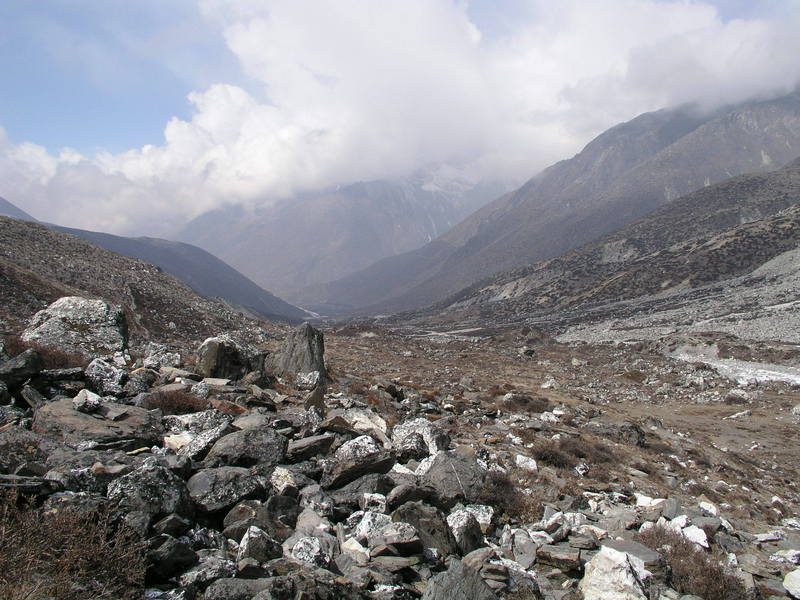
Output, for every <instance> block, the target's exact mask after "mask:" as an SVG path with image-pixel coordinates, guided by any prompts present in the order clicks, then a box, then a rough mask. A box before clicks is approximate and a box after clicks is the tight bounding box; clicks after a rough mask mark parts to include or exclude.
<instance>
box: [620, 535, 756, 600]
mask: <svg viewBox="0 0 800 600" xmlns="http://www.w3.org/2000/svg"><path fill="white" fill-rule="evenodd" d="M634 539H635V540H636V541H637V542H639V543H640V544H644V545H645V546H647V547H648V548H651V549H652V550H655V551H657V552H660V553H661V555H662V556H663V557H664V560H666V561H667V563H668V564H669V566H670V571H671V573H670V578H669V581H668V583H669V584H670V585H671V586H672V587H673V588H675V590H677V591H678V592H680V593H681V594H694V595H695V596H700V597H701V598H704V600H741V598H746V597H747V590H746V589H745V587H744V584H743V583H742V582H741V581H740V580H739V579H738V578H737V577H736V576H735V575H734V574H733V573H731V572H730V571H729V570H728V569H726V568H725V567H724V566H723V565H722V563H721V562H720V561H721V559H722V556H721V555H720V554H719V553H712V552H704V551H703V550H700V549H698V548H697V546H695V544H693V543H692V542H690V541H689V540H687V539H686V538H685V537H683V536H682V535H681V534H680V533H677V532H674V531H670V530H669V529H667V528H665V527H658V526H656V527H651V528H650V529H647V530H645V531H642V532H639V533H637V534H636V535H635V536H634Z"/></svg>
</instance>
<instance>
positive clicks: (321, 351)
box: [269, 323, 328, 381]
mask: <svg viewBox="0 0 800 600" xmlns="http://www.w3.org/2000/svg"><path fill="white" fill-rule="evenodd" d="M269 366H270V368H271V370H272V371H273V372H274V373H275V374H276V375H283V376H294V375H297V374H298V373H313V372H317V373H319V379H320V380H322V381H324V380H326V379H327V378H328V372H327V371H326V369H325V340H324V337H323V335H322V332H321V331H318V330H317V329H314V328H313V327H312V326H311V325H310V324H308V323H303V324H302V325H301V326H300V327H298V328H297V329H295V330H294V331H293V332H292V333H290V334H289V336H288V337H287V338H286V341H285V342H284V344H283V347H282V348H281V350H280V351H279V352H278V353H277V354H275V356H273V357H272V358H271V360H270V362H269Z"/></svg>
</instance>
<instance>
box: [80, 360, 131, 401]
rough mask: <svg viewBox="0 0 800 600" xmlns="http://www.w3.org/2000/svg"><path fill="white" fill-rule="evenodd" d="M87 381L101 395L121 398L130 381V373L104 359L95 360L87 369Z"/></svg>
mask: <svg viewBox="0 0 800 600" xmlns="http://www.w3.org/2000/svg"><path fill="white" fill-rule="evenodd" d="M86 379H88V380H89V381H90V382H91V384H92V387H93V388H94V389H95V390H96V391H98V392H99V393H100V394H102V395H104V396H107V395H114V396H120V395H122V393H123V391H124V389H125V382H126V381H127V380H128V372H127V371H126V370H125V369H120V368H119V367H116V366H114V365H113V364H111V363H110V362H108V361H107V360H105V359H102V358H95V359H94V360H93V361H92V362H90V363H89V366H88V367H86Z"/></svg>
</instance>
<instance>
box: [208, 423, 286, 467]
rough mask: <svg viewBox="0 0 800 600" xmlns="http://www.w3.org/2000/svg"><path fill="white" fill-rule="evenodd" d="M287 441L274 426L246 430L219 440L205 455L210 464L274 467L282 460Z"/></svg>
mask: <svg viewBox="0 0 800 600" xmlns="http://www.w3.org/2000/svg"><path fill="white" fill-rule="evenodd" d="M287 444H288V440H287V439H286V438H285V437H284V436H282V435H281V434H280V433H278V432H276V431H275V430H273V429H268V428H263V429H243V430H241V431H235V432H233V433H229V434H228V435H225V436H223V437H221V438H220V439H218V440H217V441H216V442H215V443H214V445H213V446H212V447H211V450H209V451H208V455H206V458H205V463H206V464H208V465H211V466H222V465H229V466H234V467H252V466H253V465H257V464H258V465H270V466H274V465H277V464H280V463H281V462H283V459H284V457H285V456H286V446H287Z"/></svg>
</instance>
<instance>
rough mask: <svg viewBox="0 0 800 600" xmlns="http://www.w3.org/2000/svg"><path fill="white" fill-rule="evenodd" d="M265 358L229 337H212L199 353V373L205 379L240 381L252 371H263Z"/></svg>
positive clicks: (201, 346) (206, 341) (253, 349)
mask: <svg viewBox="0 0 800 600" xmlns="http://www.w3.org/2000/svg"><path fill="white" fill-rule="evenodd" d="M264 356H265V354H264V353H263V352H259V351H258V350H256V349H255V348H251V347H249V346H245V345H244V344H241V343H239V342H237V341H236V340H234V339H233V338H231V337H230V336H228V335H220V336H217V337H211V338H208V339H207V340H205V341H204V342H203V343H202V344H200V348H199V349H198V351H197V371H198V373H200V375H202V376H203V377H214V378H222V379H233V380H238V379H241V378H242V377H244V376H245V375H246V374H247V373H250V372H251V371H261V370H263V368H264Z"/></svg>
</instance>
